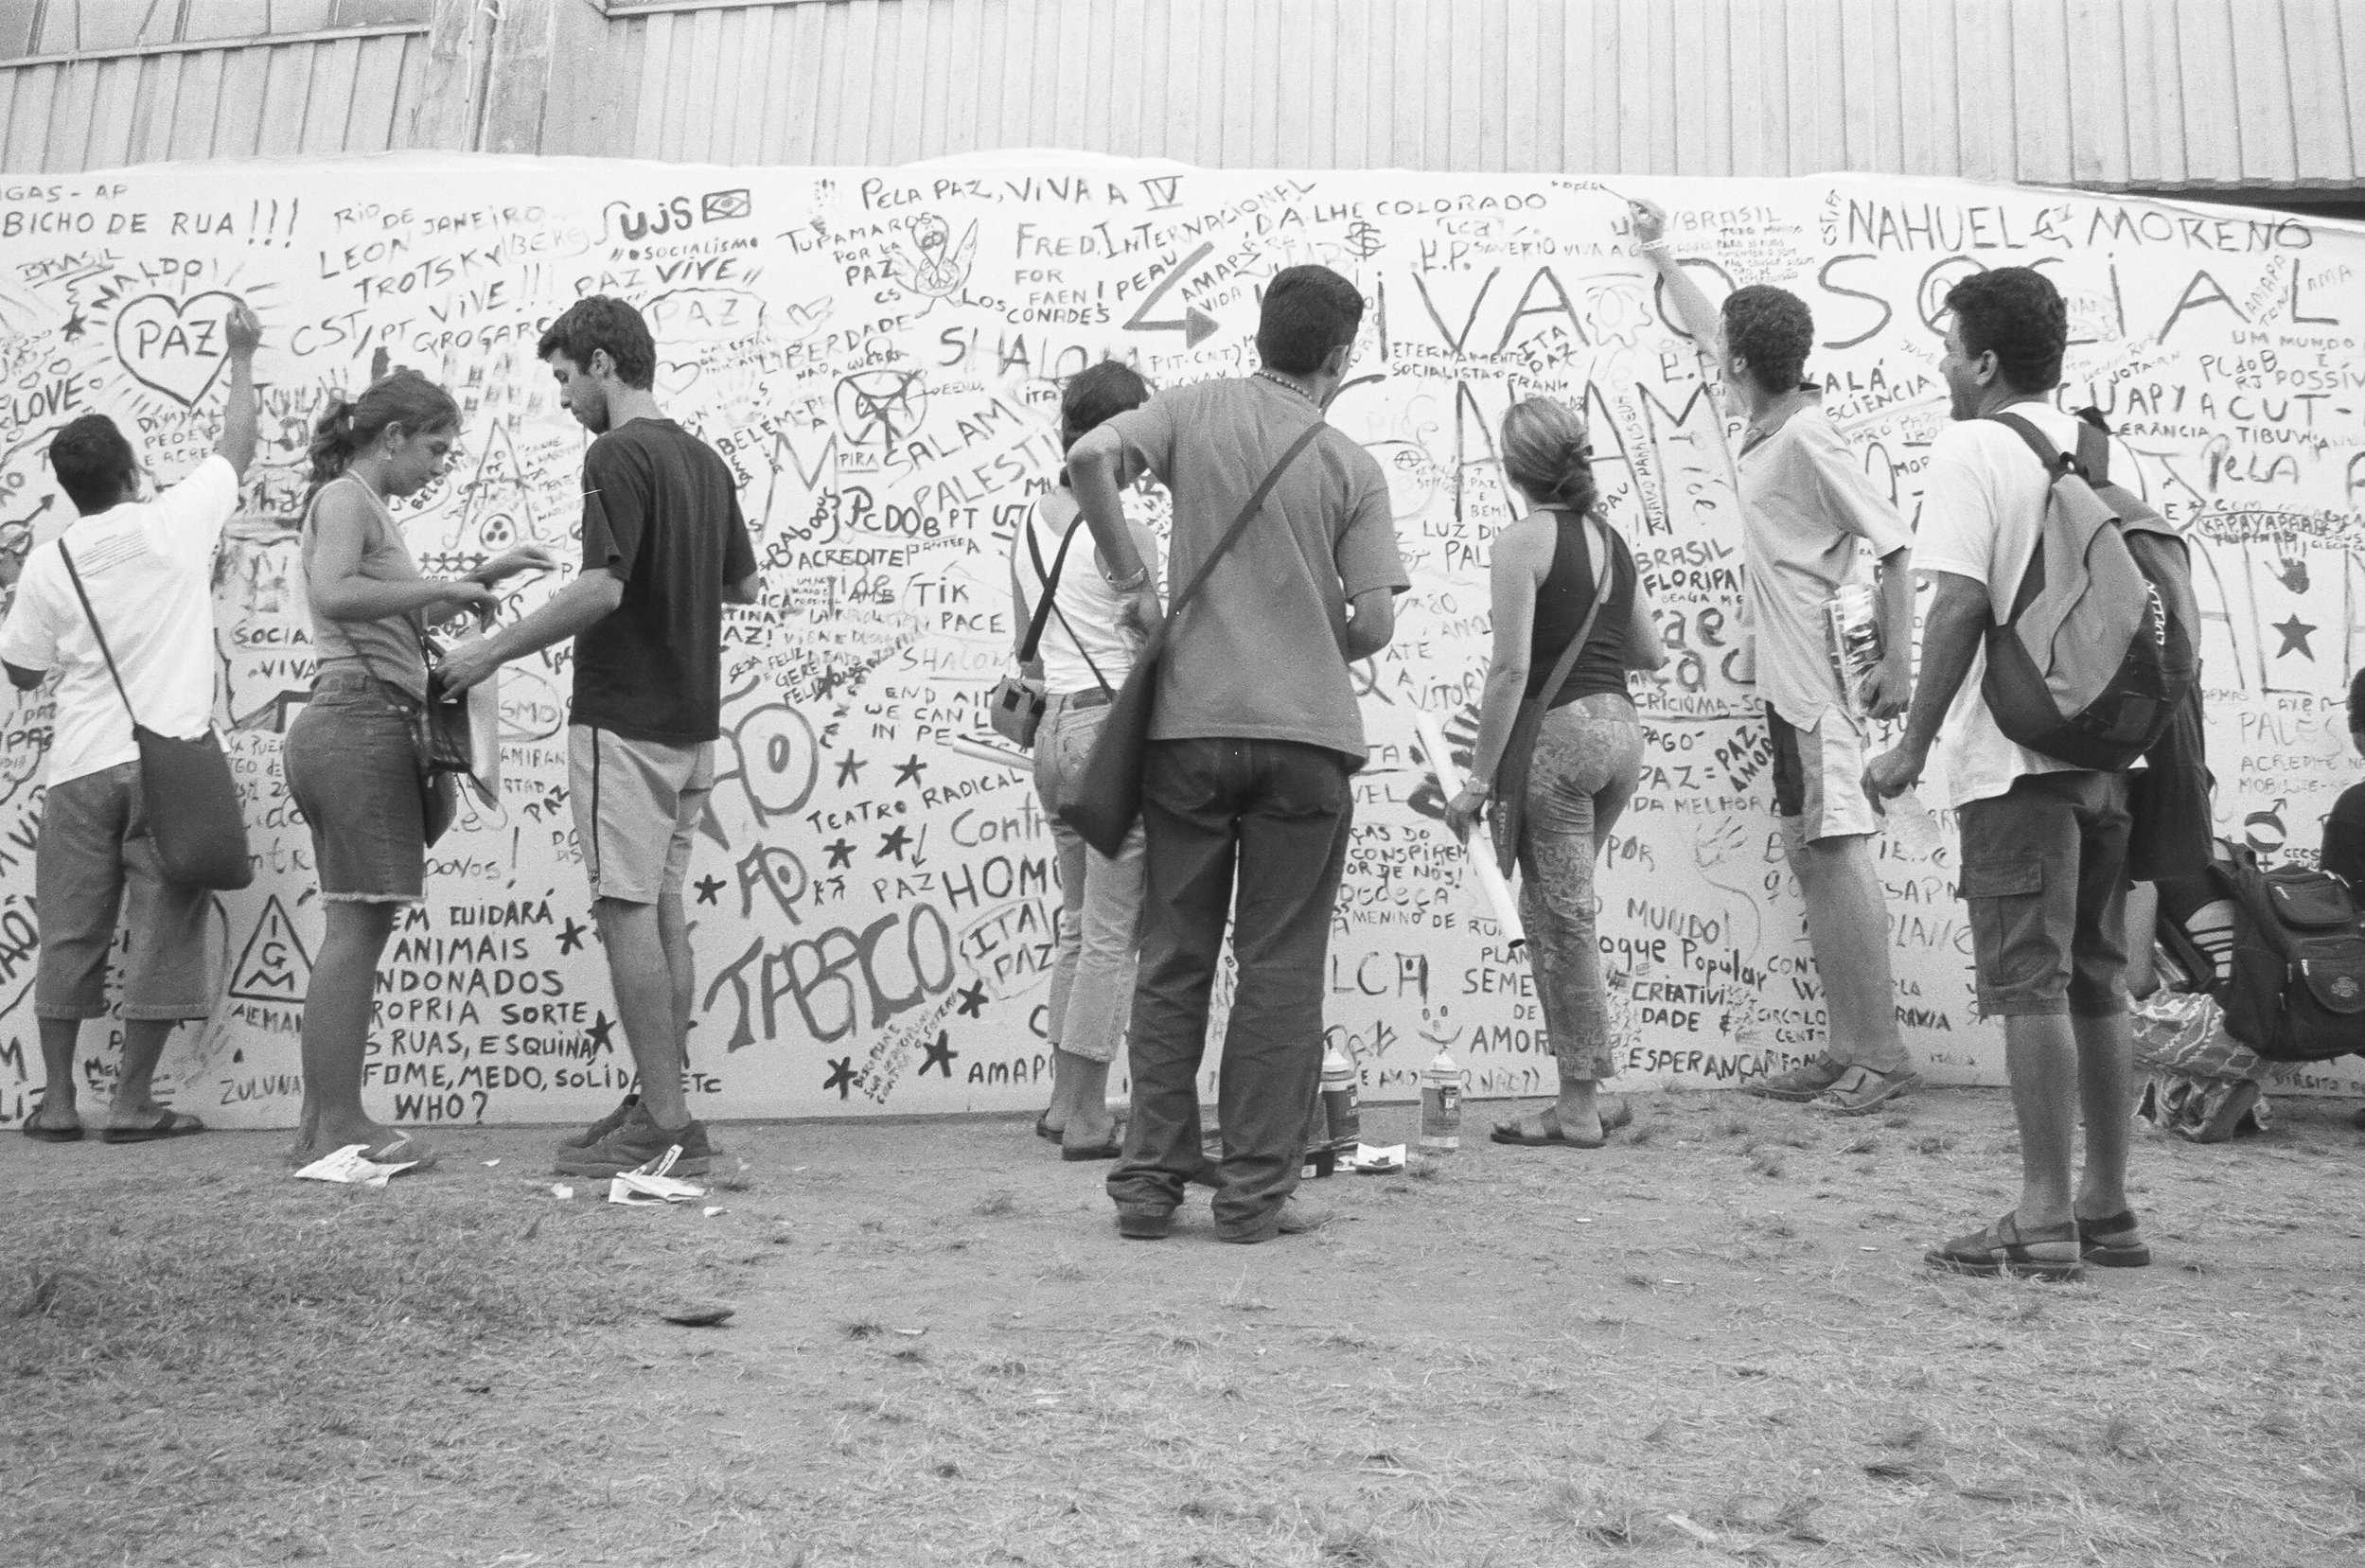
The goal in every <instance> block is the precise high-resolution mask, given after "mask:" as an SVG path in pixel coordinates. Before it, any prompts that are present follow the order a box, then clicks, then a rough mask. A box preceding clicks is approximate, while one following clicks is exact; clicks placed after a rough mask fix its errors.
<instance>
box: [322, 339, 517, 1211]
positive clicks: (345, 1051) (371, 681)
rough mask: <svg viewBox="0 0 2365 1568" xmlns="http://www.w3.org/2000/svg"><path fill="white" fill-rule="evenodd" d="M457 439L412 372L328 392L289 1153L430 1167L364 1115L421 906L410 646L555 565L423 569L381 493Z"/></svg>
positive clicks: (447, 416)
mask: <svg viewBox="0 0 2365 1568" xmlns="http://www.w3.org/2000/svg"><path fill="white" fill-rule="evenodd" d="M459 437H460V409H459V405H457V404H456V403H454V402H453V401H452V400H451V395H450V393H448V392H446V391H444V389H443V388H441V387H439V386H437V385H435V384H434V383H433V382H432V381H430V380H428V379H426V378H425V377H423V376H421V375H419V374H418V372H416V371H415V370H397V371H396V372H394V373H393V374H392V375H389V376H385V377H382V378H380V379H379V380H377V381H375V382H373V383H372V384H371V386H370V388H369V390H368V391H366V392H364V393H362V396H361V397H360V398H359V399H357V400H355V401H352V402H346V401H344V400H343V399H338V400H336V401H333V402H331V403H330V404H329V406H328V410H327V413H326V414H322V415H321V419H320V424H319V426H318V428H317V429H316V430H315V432H313V435H312V449H311V458H312V492H311V496H310V498H309V501H308V502H307V504H306V507H305V515H304V533H303V560H304V585H305V597H306V599H307V600H308V601H309V606H310V609H311V621H312V648H313V653H314V655H315V656H316V658H317V661H318V663H319V669H318V671H317V672H316V674H315V675H314V678H313V681H312V695H311V700H310V701H309V702H308V703H306V704H305V707H304V711H303V712H302V713H301V714H298V715H297V716H296V719H295V721H294V722H293V723H292V724H290V725H289V726H288V737H287V742H286V744H285V746H284V747H283V748H282V749H281V752H280V757H281V763H282V766H283V768H284V770H285V772H286V775H287V786H288V794H289V795H290V796H291V798H292V799H293V800H294V802H295V805H296V809H297V810H298V811H300V812H301V813H303V816H304V820H305V823H306V825H307V826H309V828H310V829H311V833H312V861H313V866H314V869H315V871H316V872H317V873H318V874H319V877H320V890H321V907H322V913H323V915H324V917H325V919H326V921H327V933H326V935H325V936H324V937H323V939H322V942H321V949H320V956H319V958H317V959H316V960H313V963H312V978H311V985H310V988H309V991H308V992H307V993H306V995H305V998H304V1046H303V1057H304V1111H303V1118H302V1121H301V1124H300V1129H299V1131H298V1132H297V1134H296V1140H295V1147H294V1149H293V1150H292V1151H291V1155H292V1157H294V1158H296V1159H297V1160H299V1161H309V1160H311V1159H314V1158H317V1157H319V1156H320V1155H322V1154H330V1153H333V1152H334V1151H336V1150H338V1149H342V1148H344V1147H346V1146H348V1145H350V1144H356V1143H361V1144H366V1145H368V1157H369V1158H370V1159H373V1160H379V1161H384V1162H395V1161H404V1160H411V1161H418V1162H420V1163H422V1164H426V1163H432V1154H431V1153H430V1152H429V1151H428V1149H427V1147H426V1145H425V1144H424V1143H423V1142H421V1141H420V1140H419V1139H417V1138H415V1137H413V1136H411V1135H410V1134H408V1133H402V1132H397V1131H396V1130H395V1129H394V1128H392V1127H389V1126H386V1125H385V1124H383V1123H381V1122H379V1121H375V1120H372V1119H370V1117H369V1116H368V1115H367V1113H365V1112H364V1111H363V1110H362V1055H363V1053H364V1051H365V1049H366V1048H367V1046H368V1041H369V1026H370V1017H371V1013H372V1011H373V1007H374V1000H375V994H376V991H377V985H378V959H379V954H380V953H382V952H383V951H384V950H385V946H386V938H387V937H388V935H389V934H391V933H392V931H393V930H394V922H395V915H396V913H397V910H398V909H399V908H400V907H401V906H403V905H405V904H416V903H417V902H419V898H420V892H421V885H422V882H423V880H424V875H425V869H426V859H427V844H426V827H425V815H424V811H423V807H422V802H421V800H420V785H419V781H420V774H421V771H422V769H421V766H420V755H419V734H418V715H419V709H420V705H421V704H422V703H423V702H424V701H425V700H426V696H427V664H426V659H425V655H424V653H423V651H422V649H421V647H420V639H421V637H422V636H423V635H424V632H425V630H426V627H427V626H428V625H430V624H432V623H433V622H436V621H441V620H444V619H446V618H448V617H450V616H451V615H453V614H455V613H458V612H460V611H464V610H469V609H477V608H485V609H489V608H492V607H493V606H494V605H495V604H497V603H498V602H499V601H498V599H497V598H496V597H495V595H494V593H493V591H492V586H491V585H493V584H494V583H497V582H499V581H501V580H502V579H503V578H504V577H508V576H511V575H513V574H515V573H520V572H525V571H530V570H547V569H549V568H551V567H555V566H556V565H557V564H558V561H557V557H556V555H553V554H552V553H551V551H550V550H549V549H548V548H547V547H546V546H543V545H538V544H528V545H521V546H519V547H518V548H516V549H514V550H510V551H508V552H506V553H505V554H503V555H496V556H494V557H493V558H492V559H490V560H488V561H486V562H485V564H484V565H483V566H480V567H478V568H477V569H476V570H475V571H474V572H471V573H468V574H467V575H466V576H464V577H457V578H453V579H451V580H450V581H440V580H437V579H434V578H430V577H423V576H421V575H420V574H419V570H418V568H417V566H415V564H414V563H413V562H412V559H411V552H410V549H409V547H408V546H407V545H406V544H405V543H404V542H403V537H402V526H401V524H400V523H398V522H397V521H396V520H395V517H394V514H393V513H392V512H390V511H388V510H387V507H386V502H387V499H388V498H389V497H393V496H407V495H412V494H415V493H416V492H417V491H419V490H422V489H424V488H426V487H427V486H428V485H429V484H432V483H434V481H435V480H436V479H437V478H438V477H439V476H440V475H441V474H442V473H443V471H444V465H445V464H446V462H447V461H449V459H450V455H451V449H452V447H453V446H454V444H456V443H457V442H458V440H459Z"/></svg>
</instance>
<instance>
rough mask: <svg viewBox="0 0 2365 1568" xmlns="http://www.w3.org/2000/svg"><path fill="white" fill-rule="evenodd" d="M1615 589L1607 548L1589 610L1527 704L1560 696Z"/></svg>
mask: <svg viewBox="0 0 2365 1568" xmlns="http://www.w3.org/2000/svg"><path fill="white" fill-rule="evenodd" d="M1593 522H1594V518H1593V516H1592V514H1590V513H1588V514H1586V516H1585V517H1583V518H1582V519H1580V520H1579V522H1578V526H1579V527H1580V528H1582V527H1586V526H1589V525H1591V524H1592V523H1593ZM1601 537H1602V542H1603V543H1604V544H1608V543H1609V541H1610V530H1609V526H1608V524H1606V523H1604V524H1602V525H1601ZM1616 586H1617V551H1616V550H1615V548H1611V549H1607V550H1604V551H1603V552H1602V560H1601V583H1600V586H1599V587H1598V588H1597V589H1596V590H1594V595H1593V608H1591V609H1588V610H1587V611H1585V618H1584V620H1583V621H1582V622H1580V624H1579V625H1578V627H1577V635H1576V636H1574V637H1572V638H1570V639H1569V640H1568V646H1566V647H1564V648H1562V650H1561V657H1560V659H1559V661H1557V662H1555V663H1554V664H1553V666H1552V673H1551V675H1550V676H1549V677H1547V678H1545V680H1544V685H1543V687H1542V689H1541V690H1539V691H1538V692H1537V693H1536V695H1535V696H1531V697H1529V698H1528V699H1527V700H1528V701H1530V702H1533V703H1536V704H1538V705H1540V706H1543V707H1549V706H1550V705H1551V702H1552V699H1553V698H1554V697H1556V696H1560V695H1561V688H1562V686H1565V685H1567V684H1568V674H1569V672H1570V671H1571V670H1573V669H1575V668H1576V667H1577V660H1578V657H1579V656H1580V655H1581V654H1582V653H1583V652H1584V651H1585V643H1587V642H1589V641H1591V640H1592V637H1593V624H1594V622H1595V621H1596V620H1597V619H1599V618H1600V615H1601V607H1602V606H1603V605H1606V604H1608V603H1609V602H1610V593H1611V590H1614V589H1615V587H1616ZM1498 766H1499V764H1498Z"/></svg>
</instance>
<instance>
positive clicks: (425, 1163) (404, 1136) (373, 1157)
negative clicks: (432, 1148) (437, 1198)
mask: <svg viewBox="0 0 2365 1568" xmlns="http://www.w3.org/2000/svg"><path fill="white" fill-rule="evenodd" d="M411 1142H412V1139H411V1135H410V1134H408V1133H397V1134H396V1135H395V1136H394V1137H393V1138H392V1139H390V1140H389V1141H388V1142H387V1144H386V1146H385V1147H384V1148H382V1149H373V1150H370V1151H369V1152H367V1153H365V1154H362V1158H363V1159H365V1160H367V1161H369V1162H370V1163H371V1164H372V1165H402V1164H405V1163H408V1164H409V1166H410V1167H411V1168H410V1169H409V1170H408V1171H404V1172H399V1173H400V1174H402V1175H405V1176H415V1175H417V1174H418V1173H419V1172H422V1171H432V1170H434V1169H435V1162H436V1158H437V1156H436V1155H435V1154H432V1153H421V1154H411V1153H409V1150H410V1147H411ZM419 1147H420V1148H421V1149H422V1150H425V1149H426V1147H427V1146H426V1145H425V1144H421V1145H419Z"/></svg>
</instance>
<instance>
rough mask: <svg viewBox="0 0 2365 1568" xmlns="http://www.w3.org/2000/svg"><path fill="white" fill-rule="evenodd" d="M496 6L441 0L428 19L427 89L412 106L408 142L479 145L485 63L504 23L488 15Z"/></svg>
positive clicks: (457, 147) (455, 148) (428, 146)
mask: <svg viewBox="0 0 2365 1568" xmlns="http://www.w3.org/2000/svg"><path fill="white" fill-rule="evenodd" d="M490 10H491V8H489V7H485V6H482V5H480V4H478V0H435V9H434V11H433V13H432V15H431V17H430V19H429V23H428V34H427V79H426V83H425V90H424V91H423V92H422V93H421V94H420V95H419V100H418V103H417V105H416V106H415V107H414V108H413V109H412V111H411V123H410V126H409V127H408V130H409V132H410V135H409V137H408V138H407V140H406V142H405V143H404V145H407V146H409V147H412V148H415V149H418V150H436V151H444V152H468V151H472V150H474V149H475V147H476V145H477V140H476V127H477V102H478V99H479V97H480V95H481V91H482V87H483V82H484V71H483V69H482V65H483V63H484V61H485V57H486V56H487V55H488V54H489V53H490V46H491V43H492V40H491V36H490V35H491V32H492V29H493V27H494V26H498V23H497V22H496V21H495V20H493V18H492V17H491V16H487V15H486V12H488V11H490ZM480 20H481V23H482V25H481V26H480Z"/></svg>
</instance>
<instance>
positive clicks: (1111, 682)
mask: <svg viewBox="0 0 2365 1568" xmlns="http://www.w3.org/2000/svg"><path fill="white" fill-rule="evenodd" d="M1149 399H1150V388H1149V385H1148V383H1147V382H1145V381H1143V380H1142V379H1141V378H1140V377H1139V376H1138V375H1136V374H1135V373H1134V371H1133V370H1132V369H1131V368H1130V367H1128V366H1125V365H1122V364H1120V363H1118V362H1116V361H1113V360H1104V361H1102V362H1101V363H1099V364H1096V365H1092V366H1090V367H1089V368H1087V369H1085V370H1082V371H1079V372H1078V373H1077V374H1076V375H1075V376H1074V377H1073V378H1071V379H1069V380H1068V386H1067V389H1066V391H1065V392H1064V393H1063V394H1062V395H1061V396H1060V405H1059V416H1060V438H1061V441H1062V442H1063V444H1064V445H1066V446H1069V447H1072V446H1074V445H1075V444H1076V441H1077V439H1078V438H1079V437H1081V436H1082V435H1083V434H1084V433H1085V432H1086V431H1089V430H1091V429H1093V428H1094V427H1095V426H1097V425H1099V424H1101V423H1102V422H1103V421H1104V420H1108V419H1112V418H1115V417H1116V416H1117V415H1118V414H1122V413H1124V412H1125V411H1126V410H1127V409H1135V408H1139V407H1140V406H1141V405H1142V404H1143V403H1146V402H1148V401H1149ZM1130 526H1131V527H1132V529H1133V536H1134V548H1135V549H1136V550H1137V551H1138V552H1139V554H1140V555H1141V559H1142V561H1143V563H1144V564H1145V565H1147V566H1148V568H1149V570H1150V573H1151V577H1152V580H1153V581H1155V580H1156V574H1157V536H1156V535H1155V534H1153V533H1151V532H1150V531H1149V529H1147V528H1146V527H1144V526H1142V525H1141V524H1140V523H1138V522H1136V523H1133V524H1131V525H1130ZM1071 537H1072V540H1073V542H1072V545H1070V547H1069V548H1068V558H1067V559H1066V561H1064V562H1062V561H1060V559H1059V553H1060V549H1061V546H1062V544H1063V543H1066V542H1067V541H1068V540H1069V539H1070V538H1071ZM1054 571H1056V573H1057V575H1058V578H1059V584H1058V589H1057V591H1056V592H1055V593H1054V594H1053V595H1052V599H1051V604H1052V614H1051V615H1050V619H1049V620H1047V621H1046V622H1045V623H1044V626H1043V641H1042V643H1041V645H1040V646H1039V647H1038V648H1037V649H1036V658H1037V659H1038V660H1039V661H1040V662H1041V664H1042V671H1041V675H1042V680H1043V689H1044V694H1045V696H1046V697H1047V699H1048V702H1047V705H1046V707H1045V708H1044V712H1043V723H1042V726H1041V728H1039V729H1038V730H1037V731H1035V736H1034V787H1035V793H1036V795H1037V796H1038V797H1039V798H1040V799H1041V801H1042V802H1043V815H1044V816H1045V817H1046V818H1047V819H1050V827H1051V840H1052V843H1053V845H1054V847H1055V849H1056V851H1057V853H1058V855H1059V887H1060V897H1061V909H1060V915H1059V960H1058V963H1057V964H1056V965H1055V966H1054V967H1053V969H1052V970H1051V995H1050V1018H1049V1021H1048V1023H1047V1025H1046V1029H1047V1031H1048V1032H1049V1034H1050V1041H1051V1103H1050V1108H1049V1109H1048V1110H1046V1111H1045V1112H1044V1113H1043V1114H1042V1115H1041V1116H1039V1117H1037V1118H1036V1119H1035V1122H1034V1130H1035V1132H1036V1133H1037V1134H1038V1135H1040V1136H1043V1137H1047V1138H1053V1139H1056V1140H1058V1142H1059V1145H1060V1154H1061V1157H1062V1158H1065V1159H1070V1160H1103V1159H1115V1158H1116V1157H1117V1155H1118V1153H1119V1151H1120V1147H1121V1146H1120V1143H1119V1139H1118V1136H1117V1125H1116V1120H1115V1119H1114V1118H1113V1117H1112V1116H1111V1115H1110V1114H1109V1108H1108V1075H1109V1068H1110V1066H1111V1065H1112V1064H1113V1063H1115V1061H1116V1060H1117V1049H1118V1047H1119V1046H1120V1045H1121V1044H1122V1043H1123V1041H1124V1038H1125V1025H1126V1023H1127V1021H1128V1020H1129V1019H1130V1018H1131V1016H1132V1014H1133V980H1134V960H1135V957H1136V955H1137V953H1138V950H1139V946H1140V930H1141V886H1142V865H1143V861H1142V856H1143V854H1144V848H1143V841H1142V836H1141V824H1140V823H1138V822H1137V823H1135V824H1134V828H1133V832H1132V833H1131V834H1129V835H1128V836H1127V837H1126V839H1125V843H1124V847H1123V848H1122V849H1121V850H1119V851H1118V853H1117V854H1116V855H1115V856H1114V857H1113V858H1112V857H1111V856H1108V855H1104V854H1101V852H1100V851H1098V850H1096V849H1093V848H1091V847H1090V846H1088V845H1087V844H1085V841H1084V838H1083V837H1082V836H1081V835H1079V834H1078V833H1077V832H1076V831H1075V830H1074V829H1073V828H1071V827H1068V825H1067V824H1066V823H1064V822H1062V821H1061V820H1060V819H1059V808H1060V806H1061V804H1062V803H1063V802H1065V800H1066V799H1067V798H1068V791H1069V790H1071V789H1072V788H1073V786H1074V784H1076V782H1077V780H1079V779H1080V778H1081V777H1082V776H1083V773H1084V766H1085V762H1086V761H1088V760H1089V759H1090V757H1091V755H1092V745H1093V742H1094V741H1096V740H1098V739H1099V738H1100V733H1101V721H1102V720H1103V719H1105V718H1106V717H1107V716H1108V705H1109V700H1110V698H1111V697H1113V696H1115V695H1116V693H1117V692H1118V691H1119V690H1120V689H1121V688H1122V687H1123V685H1124V684H1125V677H1126V676H1127V675H1128V674H1130V673H1132V670H1133V656H1134V653H1135V651H1136V649H1137V647H1138V644H1139V643H1140V636H1139V634H1138V633H1136V632H1132V631H1128V630H1126V629H1124V628H1123V627H1121V626H1120V625H1118V624H1117V614H1118V611H1119V610H1120V609H1121V608H1123V607H1124V605H1125V604H1126V602H1127V601H1128V600H1130V599H1131V598H1132V596H1133V594H1132V590H1130V589H1128V590H1119V589H1117V588H1115V587H1113V586H1111V585H1110V582H1109V580H1108V577H1107V576H1106V575H1105V573H1104V572H1103V562H1102V560H1101V558H1100V555H1099V554H1098V553H1097V552H1096V551H1095V550H1094V549H1093V546H1092V532H1091V530H1090V529H1088V528H1085V526H1084V525H1083V522H1082V514H1081V513H1080V512H1079V510H1078V508H1077V505H1076V498H1075V496H1074V495H1073V493H1071V492H1070V491H1069V490H1068V484H1067V475H1066V474H1065V473H1064V472H1063V473H1062V474H1061V476H1060V484H1059V485H1058V486H1057V487H1056V488H1054V489H1053V490H1052V491H1051V492H1050V494H1048V495H1045V496H1043V497H1041V498H1040V499H1038V500H1037V501H1036V502H1035V503H1034V504H1033V505H1032V506H1031V507H1029V508H1028V509H1027V515H1026V519H1025V520H1024V521H1023V522H1021V523H1020V524H1019V525H1018V528H1017V531H1016V535H1015V537H1013V538H1012V540H1011V555H1010V587H1011V597H1012V605H1011V608H1012V618H1013V620H1014V622H1015V627H1014V635H1015V637H1016V638H1018V639H1020V640H1021V641H1022V642H1023V640H1024V639H1025V637H1026V634H1027V626H1028V624H1029V623H1030V622H1031V621H1032V618H1033V615H1034V609H1035V606H1036V605H1038V604H1040V603H1041V602H1042V596H1043V585H1044V581H1045V579H1046V578H1047V577H1048V576H1050V575H1051V574H1052V573H1053V572H1054Z"/></svg>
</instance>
